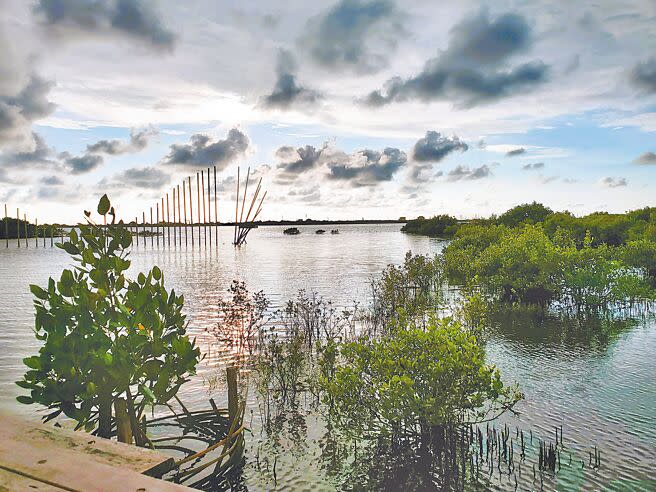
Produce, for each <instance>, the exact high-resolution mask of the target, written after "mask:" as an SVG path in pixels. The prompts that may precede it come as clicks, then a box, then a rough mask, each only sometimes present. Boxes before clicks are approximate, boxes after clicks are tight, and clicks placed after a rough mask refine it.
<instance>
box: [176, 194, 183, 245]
mask: <svg viewBox="0 0 656 492" xmlns="http://www.w3.org/2000/svg"><path fill="white" fill-rule="evenodd" d="M176 186H177V187H178V224H182V216H181V215H180V185H176ZM178 233H179V234H180V237H179V238H178V244H179V245H180V247H182V229H180V227H178Z"/></svg>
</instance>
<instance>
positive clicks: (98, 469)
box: [0, 442, 191, 492]
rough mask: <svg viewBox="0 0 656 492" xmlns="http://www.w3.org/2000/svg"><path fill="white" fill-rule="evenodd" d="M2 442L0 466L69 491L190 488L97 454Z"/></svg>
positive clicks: (174, 491) (171, 491) (164, 491)
mask: <svg viewBox="0 0 656 492" xmlns="http://www.w3.org/2000/svg"><path fill="white" fill-rule="evenodd" d="M6 444H7V443H6V442H5V443H3V446H2V448H0V465H1V466H2V467H3V468H4V469H5V470H11V471H13V472H15V473H18V474H21V475H22V476H24V477H26V478H31V479H34V480H38V481H41V482H44V483H47V484H49V485H53V486H56V487H60V488H62V489H64V490H68V491H84V492H87V491H88V492H106V491H109V490H121V491H126V492H137V491H139V492H150V491H161V492H182V491H188V490H191V489H189V488H188V487H184V486H182V485H177V484H174V483H171V482H166V481H164V480H160V479H157V478H153V477H149V476H147V475H142V474H140V473H137V472H134V471H131V470H129V469H128V468H119V467H117V466H110V465H106V464H104V463H101V462H99V461H97V460H96V457H95V456H92V455H89V454H85V453H81V452H79V450H77V449H66V448H64V447H59V448H52V447H44V448H39V447H35V446H34V445H28V444H26V443H24V442H12V443H11V444H10V445H6Z"/></svg>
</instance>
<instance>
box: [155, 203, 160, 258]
mask: <svg viewBox="0 0 656 492" xmlns="http://www.w3.org/2000/svg"><path fill="white" fill-rule="evenodd" d="M155 209H156V210H157V215H156V217H157V222H156V226H155V227H156V228H157V249H159V201H157V204H156V205H155Z"/></svg>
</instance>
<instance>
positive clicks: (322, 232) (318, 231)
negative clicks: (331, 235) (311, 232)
mask: <svg viewBox="0 0 656 492" xmlns="http://www.w3.org/2000/svg"><path fill="white" fill-rule="evenodd" d="M325 232H326V231H324V230H323V229H319V230H317V231H315V234H325Z"/></svg>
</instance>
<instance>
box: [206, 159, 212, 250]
mask: <svg viewBox="0 0 656 492" xmlns="http://www.w3.org/2000/svg"><path fill="white" fill-rule="evenodd" d="M210 192H211V185H210V168H209V167H208V168H207V222H208V223H209V224H210V248H211V247H212V207H211V206H210V203H211V198H210V196H211V195H210Z"/></svg>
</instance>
